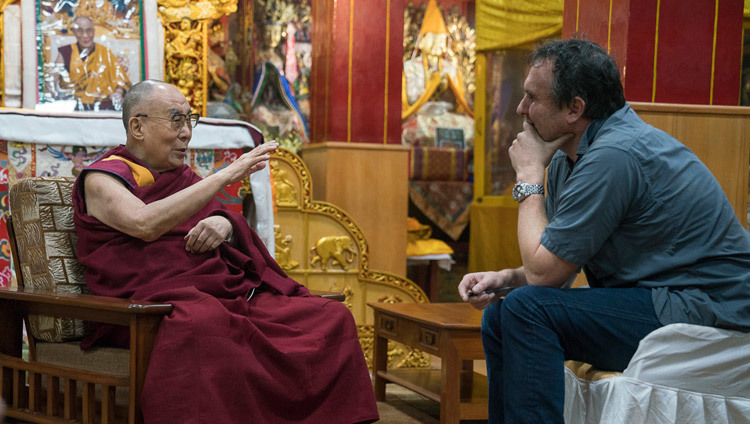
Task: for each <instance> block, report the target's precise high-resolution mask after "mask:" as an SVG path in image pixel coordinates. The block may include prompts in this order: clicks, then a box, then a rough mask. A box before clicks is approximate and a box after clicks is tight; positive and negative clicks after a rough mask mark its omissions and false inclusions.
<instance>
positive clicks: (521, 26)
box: [476, 0, 750, 51]
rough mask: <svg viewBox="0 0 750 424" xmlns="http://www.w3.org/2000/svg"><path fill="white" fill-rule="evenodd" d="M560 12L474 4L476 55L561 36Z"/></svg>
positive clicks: (483, 0)
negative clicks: (479, 52)
mask: <svg viewBox="0 0 750 424" xmlns="http://www.w3.org/2000/svg"><path fill="white" fill-rule="evenodd" d="M748 1H750V0H745V4H746V5H747V3H748ZM746 8H747V6H746ZM562 12H563V0H476V22H477V24H476V25H477V51H487V50H497V49H508V48H513V47H518V46H522V45H524V44H528V43H533V42H535V41H537V40H541V39H544V38H547V37H552V36H554V35H557V34H560V33H561V32H562V21H563V16H562Z"/></svg>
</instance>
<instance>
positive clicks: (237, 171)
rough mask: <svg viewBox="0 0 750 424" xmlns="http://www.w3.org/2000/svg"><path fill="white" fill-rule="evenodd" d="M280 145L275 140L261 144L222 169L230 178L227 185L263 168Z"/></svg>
mask: <svg viewBox="0 0 750 424" xmlns="http://www.w3.org/2000/svg"><path fill="white" fill-rule="evenodd" d="M278 147H279V143H277V142H275V141H269V142H268V143H264V144H261V145H260V146H258V147H256V148H254V149H253V150H251V151H249V152H247V153H245V154H243V155H242V156H240V157H239V158H237V160H235V161H234V162H232V163H231V164H230V165H229V166H227V167H226V168H224V169H222V170H221V171H220V172H222V173H224V174H225V175H226V177H227V178H228V182H227V185H229V184H234V183H236V182H237V181H240V180H241V179H243V178H245V177H247V176H248V175H250V174H252V173H253V172H256V171H260V170H261V169H263V168H264V167H265V166H266V164H267V163H268V159H270V158H271V155H270V154H271V152H273V151H274V150H276V149H277V148H278Z"/></svg>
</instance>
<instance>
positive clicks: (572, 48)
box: [529, 38, 625, 120]
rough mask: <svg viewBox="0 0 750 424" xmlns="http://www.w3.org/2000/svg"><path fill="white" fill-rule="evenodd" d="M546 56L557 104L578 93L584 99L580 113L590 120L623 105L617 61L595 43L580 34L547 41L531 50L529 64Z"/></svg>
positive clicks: (605, 114) (536, 64)
mask: <svg viewBox="0 0 750 424" xmlns="http://www.w3.org/2000/svg"><path fill="white" fill-rule="evenodd" d="M547 60H549V61H551V62H552V64H553V70H552V73H553V75H554V80H553V82H552V96H553V98H554V99H556V100H557V102H558V105H559V106H560V107H563V105H568V104H570V102H571V101H572V100H573V98H575V97H576V96H577V97H580V98H582V99H583V101H584V102H586V108H585V109H584V112H583V117H584V118H588V119H592V120H594V119H603V118H606V117H608V116H609V115H611V114H613V113H614V112H616V111H617V110H618V109H620V108H621V107H623V106H624V105H625V95H624V94H623V90H622V83H621V82H620V72H619V71H618V70H617V65H615V61H614V59H612V56H610V55H609V54H607V52H606V51H605V50H604V49H603V48H601V47H600V46H599V45H597V44H595V43H593V42H591V41H589V40H585V39H581V38H571V39H569V40H553V41H549V42H547V43H545V44H543V45H541V46H539V47H537V48H536V49H535V50H534V51H533V52H532V53H531V57H530V58H529V64H530V65H531V66H539V65H540V64H541V63H543V62H545V61H547Z"/></svg>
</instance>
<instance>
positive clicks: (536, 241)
mask: <svg viewBox="0 0 750 424" xmlns="http://www.w3.org/2000/svg"><path fill="white" fill-rule="evenodd" d="M548 223H549V222H548V221H547V211H546V207H545V204H544V195H541V194H532V195H530V196H529V197H527V198H526V199H524V200H523V201H522V202H521V203H519V205H518V247H519V248H520V250H521V259H522V260H523V265H524V266H523V270H524V273H525V275H526V277H527V283H528V284H530V285H536V283H537V280H538V278H539V277H542V276H544V271H545V263H544V260H543V257H542V255H538V253H539V248H540V246H541V240H542V233H544V228H545V227H547V224H548Z"/></svg>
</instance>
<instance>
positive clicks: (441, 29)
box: [419, 0, 448, 36]
mask: <svg viewBox="0 0 750 424" xmlns="http://www.w3.org/2000/svg"><path fill="white" fill-rule="evenodd" d="M428 32H432V33H435V34H443V33H446V32H448V29H447V28H446V27H445V20H444V19H443V15H442V14H441V13H440V9H438V6H437V3H436V2H435V0H430V1H429V3H427V9H425V11H424V18H422V28H420V30H419V35H420V36H422V35H425V34H427V33H428Z"/></svg>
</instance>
